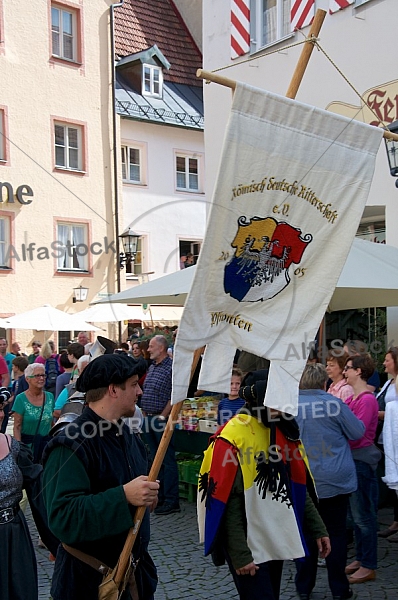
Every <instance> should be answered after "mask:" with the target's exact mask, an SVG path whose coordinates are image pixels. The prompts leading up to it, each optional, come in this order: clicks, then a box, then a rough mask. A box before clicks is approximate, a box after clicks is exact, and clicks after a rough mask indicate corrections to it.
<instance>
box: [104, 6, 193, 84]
mask: <svg viewBox="0 0 398 600" xmlns="http://www.w3.org/2000/svg"><path fill="white" fill-rule="evenodd" d="M154 44H157V46H158V48H159V49H160V50H161V51H162V52H163V54H164V55H165V57H166V58H167V60H168V61H169V62H170V63H171V67H170V69H169V70H168V71H167V70H164V79H165V81H170V82H172V83H183V84H187V85H197V86H201V85H202V81H201V80H198V79H197V77H196V70H197V69H199V68H200V67H201V66H202V55H201V53H200V50H199V49H198V47H197V46H196V44H195V42H194V41H193V38H192V36H191V35H190V33H189V31H188V29H187V27H186V26H185V24H184V21H183V20H182V17H181V16H180V14H179V13H178V11H177V9H176V8H175V6H174V4H173V2H172V0H150V1H148V0H125V2H124V4H123V6H121V7H120V8H116V9H115V52H116V55H117V56H118V57H119V58H121V57H123V56H128V55H129V54H134V53H135V52H141V51H142V50H146V49H147V48H150V47H151V46H153V45H154Z"/></svg>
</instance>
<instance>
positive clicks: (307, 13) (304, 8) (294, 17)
mask: <svg viewBox="0 0 398 600" xmlns="http://www.w3.org/2000/svg"><path fill="white" fill-rule="evenodd" d="M314 15H315V0H292V4H291V11H290V24H291V31H295V30H296V29H301V28H302V27H306V26H307V25H311V23H312V20H313V18H314Z"/></svg>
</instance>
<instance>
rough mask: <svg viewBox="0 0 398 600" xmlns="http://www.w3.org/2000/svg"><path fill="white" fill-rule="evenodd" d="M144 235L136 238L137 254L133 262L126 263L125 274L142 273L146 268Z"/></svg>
mask: <svg viewBox="0 0 398 600" xmlns="http://www.w3.org/2000/svg"><path fill="white" fill-rule="evenodd" d="M144 247H145V237H144V236H141V237H140V238H138V244H137V254H136V255H135V259H134V261H133V262H131V263H128V264H127V265H126V275H132V276H134V275H142V274H143V273H145V271H146V269H145V267H144V262H145V251H144Z"/></svg>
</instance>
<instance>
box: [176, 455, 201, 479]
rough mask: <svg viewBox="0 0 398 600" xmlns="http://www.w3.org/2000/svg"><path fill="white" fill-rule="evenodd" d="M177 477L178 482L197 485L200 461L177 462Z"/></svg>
mask: <svg viewBox="0 0 398 600" xmlns="http://www.w3.org/2000/svg"><path fill="white" fill-rule="evenodd" d="M177 464H178V476H179V479H180V481H183V482H185V483H192V484H193V485H198V478H199V470H200V465H201V461H200V460H182V461H178V463H177Z"/></svg>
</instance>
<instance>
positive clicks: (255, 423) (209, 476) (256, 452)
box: [198, 381, 330, 600]
mask: <svg viewBox="0 0 398 600" xmlns="http://www.w3.org/2000/svg"><path fill="white" fill-rule="evenodd" d="M265 390H266V381H257V382H256V383H254V384H253V385H251V386H245V387H243V388H241V391H240V395H241V397H242V398H244V399H245V400H246V406H245V407H244V409H242V412H241V413H239V414H237V415H235V416H234V417H233V418H232V419H231V420H230V421H228V423H227V424H226V425H224V426H223V427H221V428H220V429H218V431H217V432H216V434H215V435H214V436H213V437H212V439H211V443H210V446H209V448H208V449H207V451H206V453H205V457H204V460H203V463H202V467H201V469H200V477H199V488H198V516H199V529H200V534H201V538H202V540H204V544H205V547H204V551H205V555H208V554H212V557H213V561H214V562H215V564H217V565H220V564H223V562H225V560H226V561H227V563H228V566H229V568H230V571H231V574H232V576H233V578H234V582H235V585H236V588H237V590H238V592H239V597H240V599H241V600H278V599H279V593H280V582H281V577H282V568H283V561H284V560H288V559H294V558H300V557H303V556H305V553H306V546H305V539H304V530H305V531H306V532H307V531H309V532H310V533H311V535H312V537H313V538H314V539H316V541H317V544H318V548H319V553H320V556H321V557H325V556H327V555H328V554H329V552H330V542H329V538H328V533H327V531H326V528H325V526H324V524H323V522H322V520H321V518H320V516H319V514H318V512H317V510H316V508H315V505H314V502H313V500H312V499H311V496H310V493H311V494H312V495H313V497H314V500H315V502H316V495H315V491H314V486H313V483H312V477H311V475H310V472H309V469H308V463H307V461H306V459H305V452H304V449H303V447H302V445H301V443H300V440H299V430H298V426H297V424H296V422H295V420H294V419H293V418H292V417H291V416H290V415H285V414H283V413H280V412H276V411H272V410H270V409H268V408H267V407H264V406H263V400H264V396H265ZM307 488H308V490H307Z"/></svg>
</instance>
